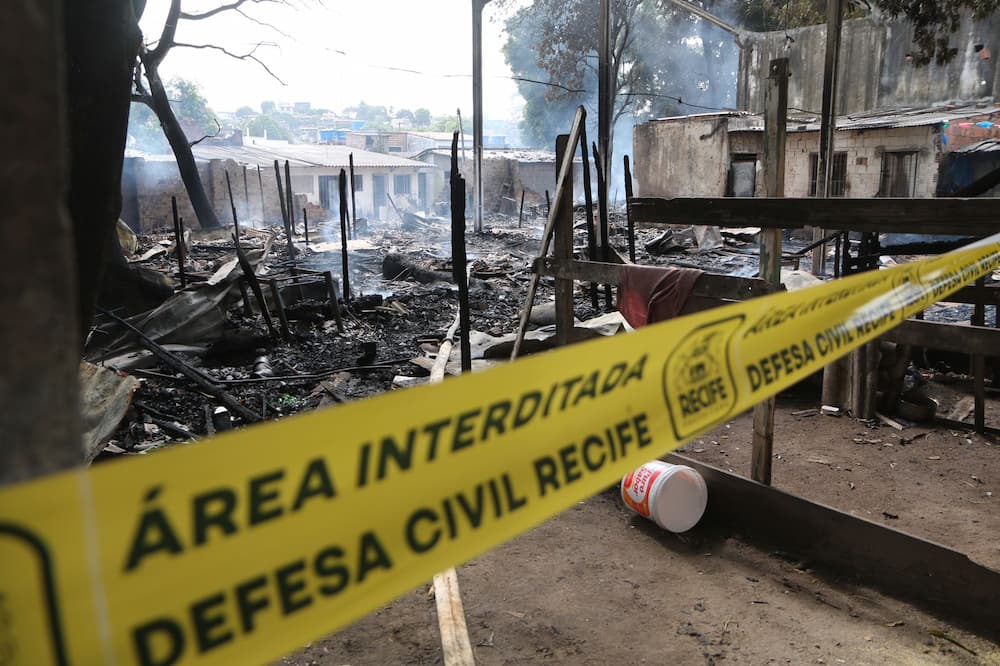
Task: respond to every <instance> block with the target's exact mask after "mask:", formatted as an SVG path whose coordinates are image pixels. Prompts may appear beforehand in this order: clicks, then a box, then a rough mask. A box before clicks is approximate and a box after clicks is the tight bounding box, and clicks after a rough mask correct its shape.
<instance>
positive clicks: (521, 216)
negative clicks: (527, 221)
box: [517, 189, 524, 229]
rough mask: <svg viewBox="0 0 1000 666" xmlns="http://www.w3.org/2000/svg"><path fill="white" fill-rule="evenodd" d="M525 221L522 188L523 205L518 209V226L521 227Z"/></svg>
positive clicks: (522, 202) (522, 200) (522, 192)
mask: <svg viewBox="0 0 1000 666" xmlns="http://www.w3.org/2000/svg"><path fill="white" fill-rule="evenodd" d="M522 222H524V190H523V189H522V190H521V207H520V208H519V209H518V211H517V228H518V229H520V228H521V223H522Z"/></svg>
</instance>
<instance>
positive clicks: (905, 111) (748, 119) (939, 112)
mask: <svg viewBox="0 0 1000 666" xmlns="http://www.w3.org/2000/svg"><path fill="white" fill-rule="evenodd" d="M991 114H1000V105H997V104H996V103H994V102H989V103H981V102H957V103H954V104H935V105H933V106H924V107H904V108H899V109H878V110H875V111H864V112H861V113H852V114H850V115H846V116H838V117H837V129H838V130H863V129H879V128H893V127H920V126H926V125H939V124H942V123H945V122H949V123H950V122H955V121H960V120H964V119H966V118H974V117H977V116H984V115H991ZM692 118H695V119H703V120H704V119H708V118H728V119H729V120H728V125H729V128H728V129H729V131H730V132H762V131H764V116H763V115H762V114H755V113H748V112H746V111H721V112H718V113H698V114H692V115H689V116H672V117H669V118H658V119H657V120H656V121H654V122H660V121H662V122H677V121H683V120H687V119H692ZM819 128H820V116H819V114H815V113H808V112H802V111H801V110H797V109H790V113H789V114H788V131H789V132H818V131H819Z"/></svg>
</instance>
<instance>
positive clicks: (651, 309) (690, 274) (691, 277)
mask: <svg viewBox="0 0 1000 666" xmlns="http://www.w3.org/2000/svg"><path fill="white" fill-rule="evenodd" d="M702 272H703V271H700V270H697V269H695V268H661V267H658V266H633V265H629V266H625V267H624V269H623V270H622V280H621V284H620V285H619V288H620V293H619V295H618V311H619V312H621V313H622V315H623V316H624V317H625V320H626V321H627V322H628V323H629V324H630V325H631V326H632V327H633V328H639V327H640V326H645V325H646V324H655V323H656V322H658V321H664V320H667V319H673V318H674V317H676V316H678V315H679V314H680V313H681V310H683V309H684V304H685V303H687V300H688V297H689V296H690V295H691V291H692V290H693V289H694V283H695V282H697V281H698V278H699V277H700V276H701V274H702Z"/></svg>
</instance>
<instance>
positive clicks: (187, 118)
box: [128, 78, 218, 154]
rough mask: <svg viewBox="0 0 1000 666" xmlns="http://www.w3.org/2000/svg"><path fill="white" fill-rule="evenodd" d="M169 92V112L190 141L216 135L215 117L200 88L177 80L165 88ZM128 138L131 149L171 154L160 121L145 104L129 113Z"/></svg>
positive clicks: (130, 110) (189, 82)
mask: <svg viewBox="0 0 1000 666" xmlns="http://www.w3.org/2000/svg"><path fill="white" fill-rule="evenodd" d="M166 89H167V95H168V96H169V98H170V108H171V109H173V111H174V115H176V116H177V120H178V122H179V123H180V124H181V126H182V127H183V128H184V130H185V132H186V133H187V134H188V138H189V139H190V140H191V141H195V140H197V139H200V138H201V137H202V136H206V135H210V134H215V132H216V131H217V130H218V125H217V124H216V123H217V121H216V119H215V113H214V112H213V111H212V110H211V109H210V108H209V107H208V102H207V100H206V99H205V97H204V96H203V95H202V94H201V88H200V87H199V86H198V84H196V83H194V82H192V81H187V80H185V79H178V78H175V79H171V80H170V81H169V82H168V83H167V84H166ZM195 134H197V136H195ZM128 136H129V147H132V148H136V149H138V150H142V151H144V152H147V153H153V154H165V153H168V152H170V146H169V144H168V143H167V140H166V138H165V137H164V135H163V130H162V128H161V127H160V121H159V119H157V117H156V114H155V113H153V110H152V109H150V108H149V107H148V106H146V105H145V104H142V103H139V102H133V103H132V106H131V108H130V109H129V118H128Z"/></svg>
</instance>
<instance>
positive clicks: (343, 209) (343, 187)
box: [338, 169, 351, 303]
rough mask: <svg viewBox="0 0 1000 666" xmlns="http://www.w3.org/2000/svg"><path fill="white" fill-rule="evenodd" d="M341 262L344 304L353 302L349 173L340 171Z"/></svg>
mask: <svg viewBox="0 0 1000 666" xmlns="http://www.w3.org/2000/svg"><path fill="white" fill-rule="evenodd" d="M338 184H339V185H340V261H341V266H342V275H343V278H344V302H345V303H348V302H350V300H351V274H350V270H349V266H348V261H347V172H346V171H344V170H343V169H341V170H340V181H339V183H338Z"/></svg>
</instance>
